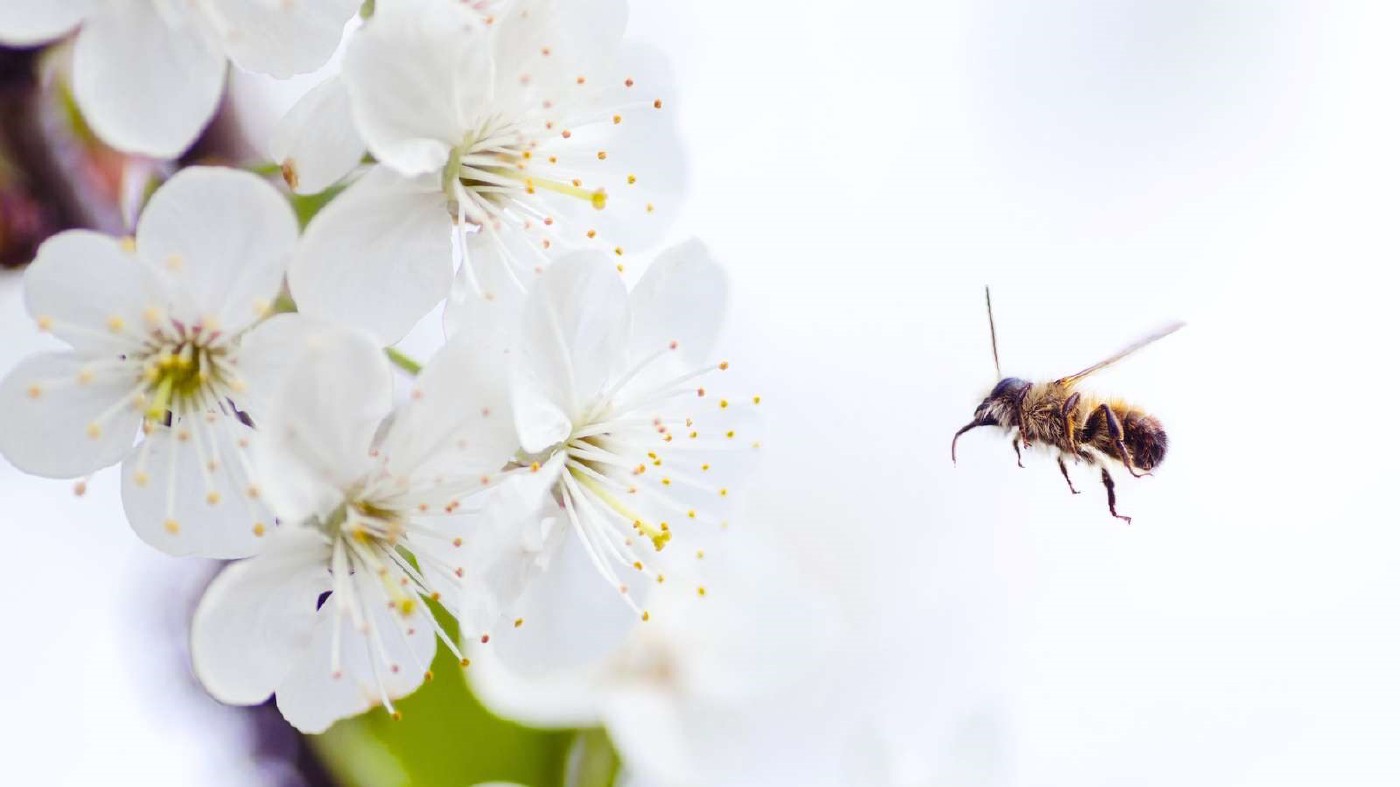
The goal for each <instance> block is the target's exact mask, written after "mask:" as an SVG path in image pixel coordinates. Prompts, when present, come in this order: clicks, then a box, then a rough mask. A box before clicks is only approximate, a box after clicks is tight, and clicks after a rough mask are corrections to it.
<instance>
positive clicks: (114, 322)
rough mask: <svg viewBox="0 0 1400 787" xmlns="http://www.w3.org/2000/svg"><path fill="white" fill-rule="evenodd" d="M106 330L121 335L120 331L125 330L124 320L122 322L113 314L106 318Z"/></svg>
mask: <svg viewBox="0 0 1400 787" xmlns="http://www.w3.org/2000/svg"><path fill="white" fill-rule="evenodd" d="M107 330H109V331H111V332H112V333H121V332H122V331H124V330H126V320H123V319H122V318H121V317H120V316H118V315H115V314H113V315H112V316H111V317H108V318H107Z"/></svg>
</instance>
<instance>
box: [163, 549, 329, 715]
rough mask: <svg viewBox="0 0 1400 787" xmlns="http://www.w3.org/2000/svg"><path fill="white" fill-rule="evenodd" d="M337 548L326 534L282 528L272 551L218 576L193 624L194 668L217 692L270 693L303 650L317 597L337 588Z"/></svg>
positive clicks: (254, 697)
mask: <svg viewBox="0 0 1400 787" xmlns="http://www.w3.org/2000/svg"><path fill="white" fill-rule="evenodd" d="M329 554H330V548H329V545H328V544H327V543H326V539H325V537H324V536H322V535H321V534H320V533H318V532H316V531H313V530H310V529H305V528H299V527H286V528H281V529H280V530H279V531H278V532H277V534H276V536H275V537H273V539H272V541H271V542H270V543H269V545H268V550H267V551H266V552H265V553H264V554H262V555H259V556H258V557H255V558H252V559H251V560H244V561H242V562H239V563H235V564H234V565H232V566H229V567H228V568H226V569H224V571H223V573H221V574H219V576H217V577H215V579H214V581H213V582H212V583H210V585H209V589H208V590H206V591H205V592H204V597H203V598H202V599H200V602H199V607H198V608H197V609H196V610H195V613H194V621H193V623H192V624H191V630H190V657H191V659H192V660H193V662H194V672H195V675H196V676H198V678H199V681H200V682H201V683H203V684H204V687H205V689H207V690H208V691H209V693H210V694H212V695H213V696H214V697H215V698H216V699H219V700H220V701H222V702H227V703H231V704H235V705H254V704H257V703H259V702H262V701H263V700H265V699H267V698H268V696H270V695H271V694H272V692H273V691H274V690H276V688H277V686H278V684H280V683H281V682H282V680H283V678H284V677H285V676H286V675H287V673H288V672H290V671H291V669H292V667H293V665H294V664H295V663H296V662H297V660H298V659H299V657H302V656H303V654H304V652H305V651H306V648H307V646H308V645H309V643H310V640H311V635H312V631H313V626H314V624H315V622H316V601H317V599H318V597H319V596H320V594H321V593H324V592H325V591H326V590H329V589H330V574H329V572H328V571H327V570H326V566H327V562H328V560H329Z"/></svg>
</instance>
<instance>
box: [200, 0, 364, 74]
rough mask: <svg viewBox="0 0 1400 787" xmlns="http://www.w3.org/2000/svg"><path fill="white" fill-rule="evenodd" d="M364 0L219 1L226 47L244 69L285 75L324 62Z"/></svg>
mask: <svg viewBox="0 0 1400 787" xmlns="http://www.w3.org/2000/svg"><path fill="white" fill-rule="evenodd" d="M359 7H360V0H315V2H309V3H298V2H272V3H270V2H267V0H224V1H223V2H220V3H219V4H218V8H219V10H218V14H219V18H220V21H221V22H222V24H221V25H220V32H221V33H222V38H223V42H224V51H225V52H227V53H228V56H229V59H230V60H232V61H233V62H234V63H236V64H238V66H239V67H240V68H244V69H247V70H248V71H256V72H258V73H260V74H269V75H271V76H274V77H277V78H278V79H286V78H287V77H290V76H293V75H295V74H305V73H308V72H311V71H315V70H316V69H318V68H320V67H321V66H323V65H325V63H326V61H327V60H329V59H330V57H331V55H332V54H334V53H335V50H336V47H338V46H339V45H340V39H341V35H342V34H343V33H344V32H345V23H346V22H347V21H349V19H350V17H351V16H353V15H354V13H355V11H356V10H357V9H359Z"/></svg>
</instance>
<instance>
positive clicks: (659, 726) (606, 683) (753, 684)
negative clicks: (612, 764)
mask: <svg viewBox="0 0 1400 787" xmlns="http://www.w3.org/2000/svg"><path fill="white" fill-rule="evenodd" d="M725 541H726V543H725V549H724V550H723V551H722V553H721V554H719V555H717V556H712V557H707V558H706V561H707V562H710V563H711V564H712V565H710V566H709V567H708V570H707V574H708V576H709V577H710V578H711V579H712V580H713V588H712V591H711V592H710V593H708V594H707V595H706V596H704V597H700V596H698V595H697V594H695V593H694V592H693V591H692V590H690V589H689V588H684V587H680V586H678V585H675V584H673V583H667V584H665V585H663V586H661V587H659V588H657V591H656V593H655V595H654V597H653V599H652V601H653V607H652V609H653V612H654V614H653V619H652V621H651V622H650V623H648V624H646V625H642V626H636V627H634V628H633V629H632V631H631V633H630V635H629V636H628V637H627V639H626V640H625V641H623V642H622V643H621V646H620V647H617V648H615V649H614V650H612V651H611V652H607V653H606V654H605V655H603V656H602V657H600V658H596V659H594V660H592V661H591V662H587V663H584V664H581V665H578V666H575V667H572V668H563V669H561V668H547V669H540V668H538V667H536V666H534V665H530V664H526V663H524V660H523V659H522V658H521V657H522V655H525V654H523V653H522V651H523V650H524V647H523V646H526V645H531V646H532V648H533V649H534V650H540V649H543V648H547V647H552V648H576V647H579V646H580V643H579V642H578V641H577V640H576V639H572V640H570V639H564V638H560V637H555V638H553V639H552V640H550V641H548V642H545V641H540V642H534V643H530V642H527V641H522V642H515V641H514V640H515V639H516V638H511V639H510V640H504V641H503V642H502V643H501V647H500V648H497V649H495V650H492V651H489V652H488V651H487V650H486V649H480V648H478V649H474V651H473V652H472V654H471V655H472V656H473V657H474V661H473V668H472V671H471V673H469V676H468V677H469V678H470V680H471V685H472V689H473V691H474V692H475V693H476V694H477V696H479V697H480V698H481V700H482V701H483V702H484V703H485V704H486V705H487V706H488V707H489V708H491V709H492V710H493V711H495V712H497V713H500V714H502V715H504V716H506V717H508V718H513V719H517V720H520V721H523V722H525V723H527V724H532V725H537V726H544V727H555V726H570V727H571V726H590V725H597V724H601V725H603V726H604V727H606V729H607V732H608V737H609V739H610V740H611V741H612V742H613V744H614V745H615V746H616V748H617V749H618V752H619V754H621V757H622V761H623V763H624V765H625V767H626V769H627V771H629V772H630V774H631V776H632V780H631V781H629V782H628V783H636V784H645V785H665V786H666V787H679V786H680V785H694V786H696V787H698V786H699V785H711V784H724V785H740V784H753V785H761V784H803V785H807V784H833V785H835V784H849V783H852V782H846V781H844V780H842V779H841V778H840V777H839V776H835V775H834V774H833V771H835V770H836V768H837V767H838V766H840V765H842V764H843V763H842V760H841V754H842V753H843V752H842V750H841V746H840V745H839V744H840V743H841V739H840V738H839V737H836V738H835V740H833V739H832V738H833V737H834V736H829V735H826V734H823V733H822V732H821V731H820V730H818V729H812V728H814V727H825V728H827V729H836V728H840V727H841V724H842V721H841V720H840V719H839V718H832V714H836V715H837V716H839V715H840V711H839V709H837V708H832V707H814V704H815V702H816V701H817V698H818V697H820V698H821V699H822V700H827V699H828V698H829V697H830V696H831V694H833V693H834V692H826V691H824V690H823V689H824V687H822V686H820V685H819V684H820V683H821V682H822V681H827V680H830V678H829V677H828V676H825V675H823V673H822V670H823V669H824V668H826V667H828V666H829V665H830V664H831V663H832V660H831V658H830V657H831V654H832V652H833V651H834V647H833V645H834V644H835V642H836V639H835V635H836V632H837V630H838V627H837V625H836V623H835V619H834V617H833V615H834V607H833V606H832V604H831V603H830V600H829V599H827V598H824V597H823V596H822V595H821V594H820V593H818V592H817V591H816V590H815V589H814V588H812V587H809V586H807V585H806V583H805V582H804V580H803V579H802V577H801V575H800V574H799V573H798V572H797V571H796V570H795V568H796V566H795V565H793V564H791V563H789V562H788V561H787V560H786V559H785V557H784V555H783V552H782V551H779V550H778V549H777V548H776V547H775V546H774V545H773V544H772V543H770V542H768V541H766V540H764V539H763V538H759V537H756V536H755V534H754V533H753V532H752V531H751V530H749V529H748V525H747V524H746V525H745V528H744V529H743V530H736V531H735V532H732V533H726V534H725ZM532 595H534V597H533V598H531V600H530V603H531V607H530V608H527V610H528V611H527V612H526V614H527V615H531V616H537V614H536V610H535V609H533V606H540V607H545V606H558V605H563V604H566V603H568V597H567V596H561V595H558V594H557V593H551V594H548V595H540V594H534V592H533V591H532ZM527 636H528V635H527ZM522 639H523V638H522ZM809 725H810V726H809ZM829 744H837V745H829ZM822 777H824V778H822Z"/></svg>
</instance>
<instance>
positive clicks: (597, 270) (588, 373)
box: [513, 252, 630, 453]
mask: <svg viewBox="0 0 1400 787" xmlns="http://www.w3.org/2000/svg"><path fill="white" fill-rule="evenodd" d="M629 321H630V316H629V312H628V305H627V288H626V287H625V286H624V285H623V284H622V279H621V278H620V277H619V276H618V275H617V271H616V269H615V267H614V266H613V264H612V263H611V262H610V261H609V260H608V259H607V255H603V254H598V253H592V252H579V253H576V254H573V255H570V256H569V257H566V258H565V259H562V260H560V261H559V262H557V263H555V264H554V265H552V266H550V268H549V269H548V270H546V271H545V273H544V275H543V276H541V277H540V280H539V282H538V283H537V284H536V285H535V288H534V290H533V291H532V292H531V294H530V298H529V301H528V302H527V303H526V306H525V324H524V332H523V336H522V338H521V348H520V349H521V351H520V353H519V354H518V356H517V358H518V360H517V363H516V364H515V367H514V377H515V380H514V383H515V385H514V389H513V403H514V406H515V411H516V416H515V420H516V426H517V428H518V429H519V431H520V439H521V443H522V445H523V447H524V449H525V450H526V451H527V452H530V453H533V452H536V451H541V450H544V449H545V448H548V447H549V446H550V445H553V444H554V443H557V442H558V441H559V440H561V439H563V437H564V436H567V434H568V431H567V429H568V427H569V426H570V425H571V424H572V423H575V422H577V421H578V420H579V419H580V418H581V417H582V416H583V415H584V412H583V411H584V409H585V408H586V407H588V406H589V405H591V404H592V403H593V402H594V401H595V400H596V399H597V398H598V397H599V396H600V395H601V394H602V393H603V392H604V389H605V386H607V385H608V384H609V383H610V382H611V381H612V380H614V379H615V378H616V377H617V376H618V375H619V374H620V373H622V372H623V371H624V370H623V369H622V368H621V365H622V364H624V363H626V347H627V344H626V343H627V334H628V328H629ZM552 413H559V414H560V415H551V414H552ZM561 418H562V421H561ZM561 423H562V424H563V426H564V428H565V431H564V433H563V435H560V434H559V431H560V428H561Z"/></svg>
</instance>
